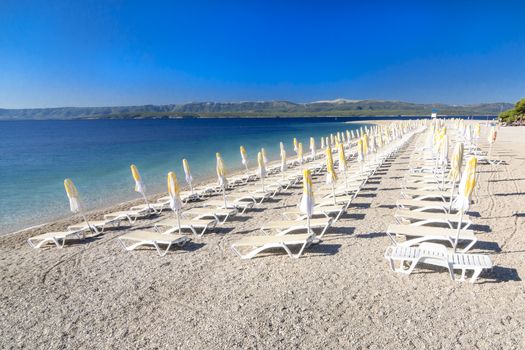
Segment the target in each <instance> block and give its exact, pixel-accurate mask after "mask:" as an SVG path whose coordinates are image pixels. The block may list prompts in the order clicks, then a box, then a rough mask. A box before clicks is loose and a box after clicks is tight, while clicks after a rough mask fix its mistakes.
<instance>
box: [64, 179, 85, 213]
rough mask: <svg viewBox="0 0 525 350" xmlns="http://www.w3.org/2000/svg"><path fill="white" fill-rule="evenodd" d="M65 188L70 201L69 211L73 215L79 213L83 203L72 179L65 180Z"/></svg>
mask: <svg viewBox="0 0 525 350" xmlns="http://www.w3.org/2000/svg"><path fill="white" fill-rule="evenodd" d="M64 188H65V189H66V194H67V198H68V199H69V209H70V210H71V212H73V213H78V212H80V211H81V210H82V203H81V202H80V195H79V194H78V191H77V188H76V187H75V184H74V183H73V181H71V179H65V180H64Z"/></svg>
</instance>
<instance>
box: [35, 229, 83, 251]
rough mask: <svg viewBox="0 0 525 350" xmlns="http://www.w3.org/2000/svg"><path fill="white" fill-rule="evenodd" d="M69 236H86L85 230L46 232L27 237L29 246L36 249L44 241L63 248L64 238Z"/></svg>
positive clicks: (81, 237) (80, 237)
mask: <svg viewBox="0 0 525 350" xmlns="http://www.w3.org/2000/svg"><path fill="white" fill-rule="evenodd" d="M71 237H76V238H79V239H84V238H86V234H85V230H76V231H58V232H47V233H43V234H41V235H36V236H33V237H30V238H28V239H27V243H28V244H29V246H30V247H31V248H34V249H38V248H40V247H42V246H43V245H44V244H46V243H54V244H55V246H56V247H57V248H63V247H64V244H65V243H66V240H67V239H68V238H71Z"/></svg>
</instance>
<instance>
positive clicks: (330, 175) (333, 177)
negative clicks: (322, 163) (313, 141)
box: [325, 147, 337, 204]
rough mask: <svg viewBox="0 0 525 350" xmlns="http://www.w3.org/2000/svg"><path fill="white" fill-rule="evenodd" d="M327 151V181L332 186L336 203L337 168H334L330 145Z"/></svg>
mask: <svg viewBox="0 0 525 350" xmlns="http://www.w3.org/2000/svg"><path fill="white" fill-rule="evenodd" d="M325 153H326V183H327V184H330V185H331V186H332V196H333V197H334V204H336V199H335V183H336V182H337V174H336V173H335V169H334V160H333V157H332V149H331V148H330V147H328V148H327V149H326V151H325Z"/></svg>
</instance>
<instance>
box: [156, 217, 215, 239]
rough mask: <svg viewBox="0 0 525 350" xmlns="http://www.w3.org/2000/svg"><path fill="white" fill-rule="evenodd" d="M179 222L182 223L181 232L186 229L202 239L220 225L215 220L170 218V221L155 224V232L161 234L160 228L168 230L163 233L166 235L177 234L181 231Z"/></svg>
mask: <svg viewBox="0 0 525 350" xmlns="http://www.w3.org/2000/svg"><path fill="white" fill-rule="evenodd" d="M179 221H180V228H181V230H184V229H187V230H190V231H191V232H192V233H193V234H194V235H198V236H199V237H202V236H203V235H204V233H205V232H206V231H207V230H213V229H214V228H215V226H216V225H217V223H218V221H217V220H215V219H211V220H202V219H193V220H189V219H180V220H177V218H169V219H165V220H162V221H159V222H157V223H155V230H157V232H160V227H163V228H167V230H166V231H164V232H162V233H165V234H168V233H177V232H178V231H179ZM196 229H199V230H200V232H199V233H197V230H196Z"/></svg>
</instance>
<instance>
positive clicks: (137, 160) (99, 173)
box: [0, 117, 367, 233]
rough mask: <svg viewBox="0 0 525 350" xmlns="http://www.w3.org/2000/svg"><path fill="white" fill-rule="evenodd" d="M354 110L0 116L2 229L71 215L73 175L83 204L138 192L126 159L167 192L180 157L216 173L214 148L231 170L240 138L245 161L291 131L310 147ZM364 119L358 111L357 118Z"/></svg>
mask: <svg viewBox="0 0 525 350" xmlns="http://www.w3.org/2000/svg"><path fill="white" fill-rule="evenodd" d="M356 119H358V118H345V117H319V118H316V117H308V118H227V119H226V118H224V119H193V118H191V119H190V118H188V119H141V120H102V119H100V120H67V121H65V120H46V121H38V120H32V121H0V223H1V225H0V233H8V232H14V231H17V230H20V229H23V228H26V227H30V226H33V225H37V224H41V223H45V222H49V221H52V220H55V219H60V218H64V217H67V216H69V215H73V214H72V213H70V211H69V202H68V199H67V196H66V193H65V191H64V186H63V181H64V179H65V178H70V179H72V180H73V182H74V183H75V185H76V187H77V189H78V191H79V193H80V196H81V199H82V203H83V206H84V208H85V209H86V210H91V209H96V208H103V207H107V206H110V205H112V204H117V203H120V202H123V201H127V200H131V199H136V198H139V194H138V193H136V192H134V181H133V178H132V176H131V172H130V165H131V164H135V165H136V166H137V167H138V169H139V171H140V174H141V176H142V179H143V181H144V183H145V185H146V190H147V193H148V194H154V193H159V192H166V176H167V173H168V172H169V171H174V172H175V173H176V174H177V177H178V178H179V181H180V182H181V183H182V184H183V185H185V182H184V171H183V168H182V159H183V158H186V159H187V160H188V162H189V165H190V168H191V172H192V175H193V177H194V179H195V181H203V180H206V179H210V180H211V181H214V178H215V153H216V152H220V153H221V155H222V156H223V159H224V162H225V165H226V168H227V171H228V172H230V173H231V172H233V171H236V170H240V169H242V167H243V166H242V163H241V156H240V152H239V146H241V145H243V146H244V147H245V148H246V151H247V153H248V157H249V161H250V166H251V167H255V166H256V164H257V162H256V155H257V152H258V151H259V150H260V149H261V148H265V150H266V152H267V156H268V158H269V159H270V160H277V159H279V142H283V143H284V145H285V148H286V150H287V153H288V155H289V156H292V155H294V152H293V138H294V137H296V138H297V139H298V140H299V141H300V142H302V143H303V148H304V153H305V154H306V153H308V148H309V138H310V137H315V138H316V142H317V144H318V147H319V145H320V139H319V138H320V137H321V136H327V135H329V134H330V133H336V132H338V131H341V132H344V131H346V130H351V129H358V128H360V127H361V126H364V125H367V124H366V122H360V123H348V122H349V121H352V120H356ZM360 120H362V118H360Z"/></svg>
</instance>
